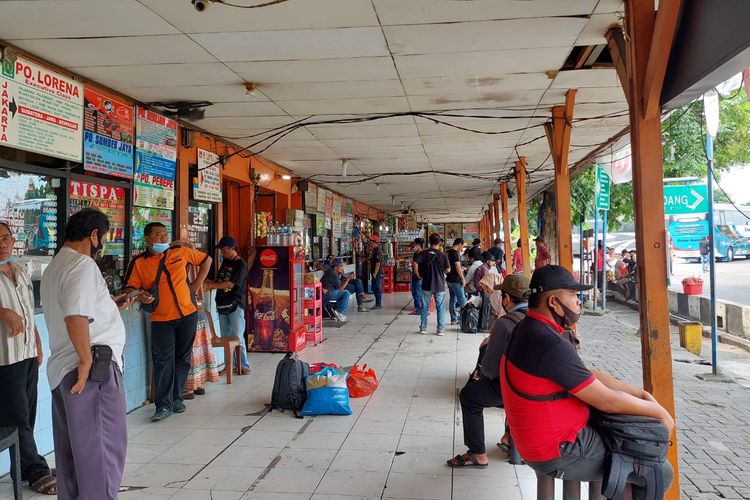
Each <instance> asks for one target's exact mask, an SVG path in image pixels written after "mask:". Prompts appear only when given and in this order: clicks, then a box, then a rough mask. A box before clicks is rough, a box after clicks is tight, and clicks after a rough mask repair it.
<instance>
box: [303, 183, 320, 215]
mask: <svg viewBox="0 0 750 500" xmlns="http://www.w3.org/2000/svg"><path fill="white" fill-rule="evenodd" d="M317 210H318V186H316V185H315V184H310V183H308V184H307V191H305V212H307V213H309V214H314V213H315V212H317Z"/></svg>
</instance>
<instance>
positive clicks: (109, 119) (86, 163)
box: [83, 88, 133, 179]
mask: <svg viewBox="0 0 750 500" xmlns="http://www.w3.org/2000/svg"><path fill="white" fill-rule="evenodd" d="M83 98H84V107H83V130H84V132H83V168H84V169H85V170H88V171H90V172H97V173H100V174H106V175H113V176H116V177H123V178H125V179H132V178H133V106H128V105H127V104H123V103H121V102H119V101H116V100H115V99H111V98H110V97H107V96H105V95H102V94H99V93H98V92H95V91H93V90H92V89H90V88H86V89H85V90H84V93H83Z"/></svg>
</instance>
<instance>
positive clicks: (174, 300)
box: [123, 222, 211, 422]
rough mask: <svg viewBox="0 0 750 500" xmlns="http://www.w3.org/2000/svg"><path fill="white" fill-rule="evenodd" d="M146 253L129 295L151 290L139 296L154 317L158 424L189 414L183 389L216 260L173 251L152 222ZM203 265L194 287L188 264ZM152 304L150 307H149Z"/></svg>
mask: <svg viewBox="0 0 750 500" xmlns="http://www.w3.org/2000/svg"><path fill="white" fill-rule="evenodd" d="M143 235H144V238H145V240H146V245H147V248H146V251H145V252H143V253H142V254H140V255H138V256H137V257H135V259H134V260H133V261H132V263H131V265H130V267H129V269H128V273H127V275H126V276H125V283H127V285H126V286H125V288H124V289H123V291H124V292H130V291H135V290H145V291H144V292H143V293H142V294H140V296H139V300H140V301H141V303H142V304H145V305H146V307H145V309H146V310H149V309H150V310H151V311H153V312H152V313H151V355H152V357H153V360H154V380H155V383H156V396H155V403H156V413H154V416H153V417H151V421H152V422H159V421H161V420H164V419H165V418H169V417H170V416H171V415H172V413H173V412H174V413H182V412H184V411H185V409H186V408H185V403H183V402H182V390H183V388H184V387H185V381H187V376H188V372H189V371H190V360H191V358H192V355H193V341H194V340H195V331H196V327H197V324H198V314H197V311H198V308H197V307H196V305H195V293H196V292H197V291H198V289H200V287H201V286H202V285H203V281H204V280H205V279H206V276H207V275H208V271H209V270H210V269H211V257H209V256H208V255H206V254H205V253H203V252H200V251H198V250H195V249H192V248H188V247H186V246H172V245H170V243H169V237H168V236H167V228H166V226H164V224H161V223H160V222H152V223H150V224H148V225H146V227H145V228H144V230H143ZM188 264H193V265H195V266H198V276H197V277H196V279H195V281H193V282H192V283H188V280H187V265H188ZM149 305H150V307H149Z"/></svg>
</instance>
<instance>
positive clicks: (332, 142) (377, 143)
mask: <svg viewBox="0 0 750 500" xmlns="http://www.w3.org/2000/svg"><path fill="white" fill-rule="evenodd" d="M321 142H322V143H323V144H325V145H326V146H328V147H331V148H334V149H338V148H362V147H363V145H364V146H366V147H372V148H383V147H390V146H420V147H421V146H422V141H420V140H419V137H418V136H417V135H416V134H414V135H404V136H401V137H371V138H369V139H368V140H367V142H366V144H363V141H362V139H325V140H321Z"/></svg>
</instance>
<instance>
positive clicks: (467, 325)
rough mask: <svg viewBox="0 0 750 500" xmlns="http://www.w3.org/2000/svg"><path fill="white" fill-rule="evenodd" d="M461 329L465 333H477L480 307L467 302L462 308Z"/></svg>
mask: <svg viewBox="0 0 750 500" xmlns="http://www.w3.org/2000/svg"><path fill="white" fill-rule="evenodd" d="M461 331H462V332H463V333H477V331H479V309H477V308H475V307H474V306H473V305H471V304H466V305H465V306H464V308H463V309H461Z"/></svg>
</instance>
